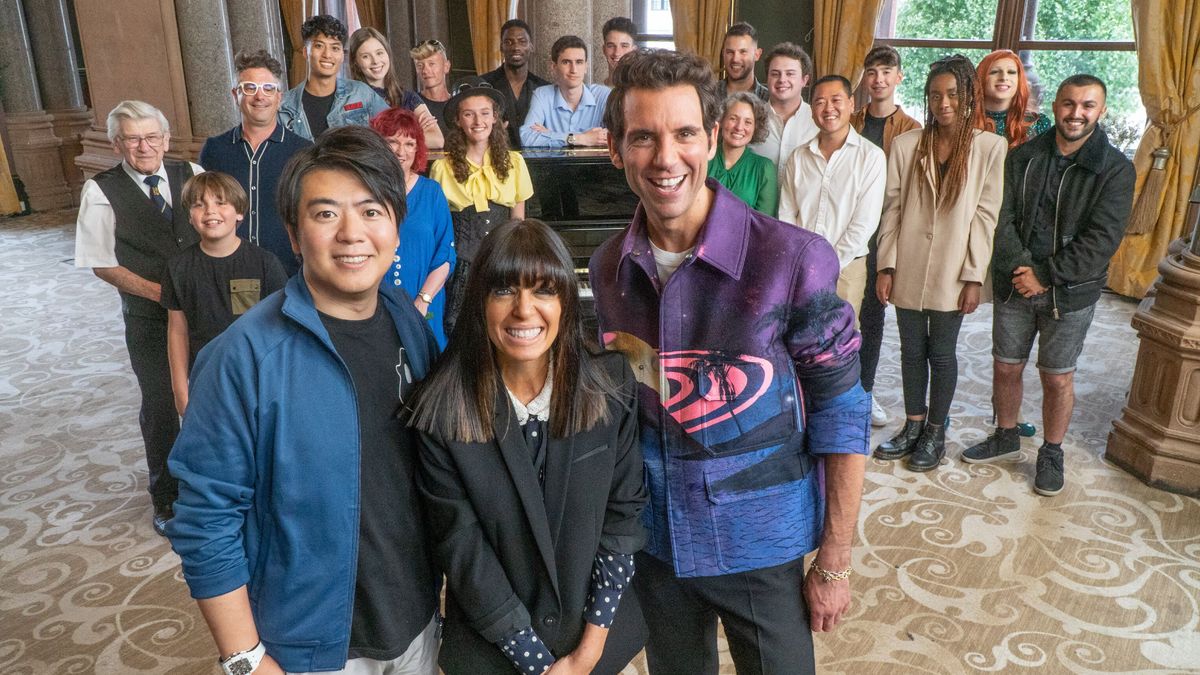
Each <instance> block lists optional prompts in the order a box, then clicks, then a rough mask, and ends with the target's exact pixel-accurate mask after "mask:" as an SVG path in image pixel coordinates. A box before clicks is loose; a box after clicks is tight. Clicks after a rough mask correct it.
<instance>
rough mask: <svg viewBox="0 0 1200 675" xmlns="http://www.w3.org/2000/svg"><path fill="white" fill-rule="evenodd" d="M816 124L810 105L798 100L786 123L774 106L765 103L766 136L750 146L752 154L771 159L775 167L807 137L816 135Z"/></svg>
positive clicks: (789, 155) (790, 154)
mask: <svg viewBox="0 0 1200 675" xmlns="http://www.w3.org/2000/svg"><path fill="white" fill-rule="evenodd" d="M817 131H819V130H818V129H817V125H816V123H815V122H813V118H812V106H810V105H809V104H807V103H805V102H804V101H800V107H799V108H798V109H797V110H796V112H795V114H793V115H792V116H791V118H789V119H788V121H787V124H784V123H783V118H782V117H780V116H779V113H777V112H775V108H773V107H771V105H770V104H769V103H768V104H767V137H766V139H764V140H763V142H762V143H755V144H753V145H751V146H750V149H751V150H753V151H754V154H756V155H761V156H763V157H766V158H767V159H769V160H771V163H772V164H774V165H775V166H776V167H778V166H779V162H780V160H781V159H787V158H788V157H791V156H792V150H795V149H796V147H797V146H799V145H800V144H801V143H804V142H805V141H807V140H808V139H810V138H812V137H813V136H816V135H817Z"/></svg>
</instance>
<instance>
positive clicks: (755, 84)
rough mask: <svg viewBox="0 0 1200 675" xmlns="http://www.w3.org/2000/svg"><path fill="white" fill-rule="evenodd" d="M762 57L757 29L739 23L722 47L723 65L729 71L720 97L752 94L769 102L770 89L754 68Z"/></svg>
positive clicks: (726, 37) (733, 26)
mask: <svg viewBox="0 0 1200 675" xmlns="http://www.w3.org/2000/svg"><path fill="white" fill-rule="evenodd" d="M761 56H762V48H761V47H759V46H758V34H757V33H756V32H755V30H754V26H751V25H750V24H748V23H746V22H745V21H739V22H738V23H735V24H733V25H732V26H730V27H729V30H727V31H725V41H724V42H723V43H722V45H721V65H723V66H724V67H725V79H723V80H721V81H720V82H719V83H718V85H717V86H718V90H717V91H718V93H720V94H721V95H722V96H727V95H729V94H732V93H734V92H739V91H748V92H750V93H752V94H754V95H755V96H757V97H759V98H761V99H762V100H763V101H764V102H766V101H769V100H770V98H771V93H770V91H769V90H768V89H767V85H765V84H763V83H762V82H759V81H758V76H757V75H756V74H755V73H754V66H755V64H757V63H758V59H759V57H761Z"/></svg>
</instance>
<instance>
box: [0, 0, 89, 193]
mask: <svg viewBox="0 0 1200 675" xmlns="http://www.w3.org/2000/svg"><path fill="white" fill-rule="evenodd" d="M0 26H4V29H3V30H0V64H4V83H3V86H2V87H0V100H2V101H3V103H4V109H5V110H6V111H7V112H8V119H7V125H8V139H9V142H10V143H12V148H11V149H12V157H13V164H14V167H13V170H14V173H16V174H18V175H19V176H20V177H21V181H22V182H24V183H25V190H26V192H28V194H29V205H30V207H32V208H33V209H34V210H37V211H44V210H47V209H56V208H61V207H64V206H70V205H71V202H72V196H71V192H70V190H69V188H68V187H67V183H66V180H65V179H64V178H63V169H62V160H61V158H60V157H59V147H60V146H61V145H62V142H61V141H59V140H58V137H57V136H55V135H54V125H53V121H54V118H53V117H51V116H50V115H48V114H46V111H45V110H44V109H43V108H42V97H41V93H40V92H39V91H38V83H37V74H36V70H35V69H34V65H33V59H32V57H31V55H30V46H29V34H28V33H27V32H26V29H25V13H24V11H23V9H22V7H21V3H20V0H0Z"/></svg>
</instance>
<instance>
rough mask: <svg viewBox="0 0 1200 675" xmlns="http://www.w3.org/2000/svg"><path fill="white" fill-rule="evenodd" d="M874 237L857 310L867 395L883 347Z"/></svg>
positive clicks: (862, 366)
mask: <svg viewBox="0 0 1200 675" xmlns="http://www.w3.org/2000/svg"><path fill="white" fill-rule="evenodd" d="M875 236H876V235H874V234H872V235H871V239H870V241H869V242H868V243H867V247H868V248H867V287H866V289H865V290H864V291H863V300H862V306H861V307H859V309H858V329H859V332H860V333H861V334H862V347H860V348H859V350H858V363H859V366H860V367H861V369H862V378H861V379H862V388H863V391H865V392H867V393H868V394H869V393H871V390H873V389H874V388H875V369H876V368H878V367H879V349H880V347H881V346H882V345H883V319H884V306H883V305H881V304H880V303H879V296H877V295H875V276H876V274H875V264H876V262H877V260H878V258H879V256H878V253H877V250H876V249H877V245H876V242H875Z"/></svg>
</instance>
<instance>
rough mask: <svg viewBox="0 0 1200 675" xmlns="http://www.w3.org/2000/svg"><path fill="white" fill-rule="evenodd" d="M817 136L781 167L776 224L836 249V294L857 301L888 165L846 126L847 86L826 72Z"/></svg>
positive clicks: (815, 106)
mask: <svg viewBox="0 0 1200 675" xmlns="http://www.w3.org/2000/svg"><path fill="white" fill-rule="evenodd" d="M812 101H813V102H812V115H813V122H815V123H816V125H817V129H818V131H817V135H816V136H814V137H813V139H812V140H811V141H809V142H808V143H805V144H804V145H801V146H800V147H799V148H798V149H797V150H796V152H793V153H792V155H791V156H790V157H789V158H788V159H787V160H785V161H784V162H783V166H781V167H780V170H779V172H780V178H779V188H780V190H779V219H780V220H782V221H784V222H787V223H792V224H793V225H799V226H800V227H803V228H804V229H806V230H812V231H813V232H816V233H817V234H819V235H821V236H822V237H825V240H826V241H828V242H829V243H830V244H831V245H833V250H834V251H835V252H837V257H838V266H839V268H840V269H841V271H840V272H839V273H838V283H837V291H838V297H840V298H841V299H843V300H845V301H846V302H848V303H850V305H851V306H853V307H854V316H855V317H857V316H858V308H859V306H860V305H861V304H862V299H863V291H864V290H865V289H866V285H867V243H868V241H869V240H870V239H871V236H872V235H873V234H875V230H877V229H879V216H880V214H881V213H883V190H884V185H885V183H886V182H887V181H886V180H885V179H886V175H885V174H886V170H887V160H886V159H885V158H884V155H883V150H880V149H879V148H878V147H877V146H876V145H875V144H873V143H869V142H867V140H866V139H864V138H863V137H862V136H860V135H858V133H857V132H855V131H854V128H853V127H852V126H851V125H850V116H851V113H853V112H854V98H853V95H852V94H851V92H850V81H849V80H847V79H846V78H844V77H842V76H841V75H826V76H825V77H822V78H821V79H819V80H817V82H816V84H814V85H813V95H812Z"/></svg>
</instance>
